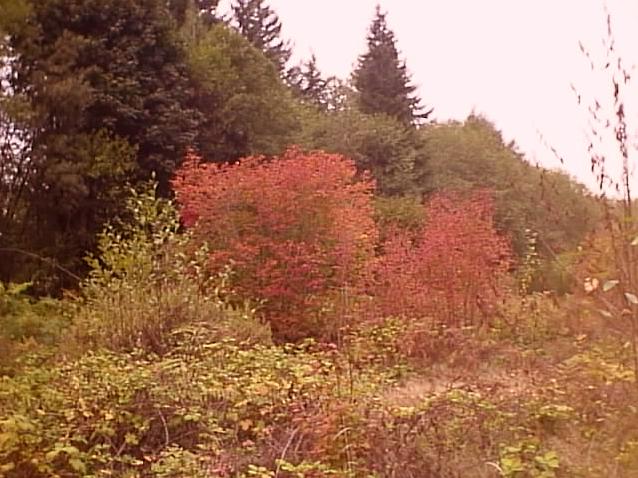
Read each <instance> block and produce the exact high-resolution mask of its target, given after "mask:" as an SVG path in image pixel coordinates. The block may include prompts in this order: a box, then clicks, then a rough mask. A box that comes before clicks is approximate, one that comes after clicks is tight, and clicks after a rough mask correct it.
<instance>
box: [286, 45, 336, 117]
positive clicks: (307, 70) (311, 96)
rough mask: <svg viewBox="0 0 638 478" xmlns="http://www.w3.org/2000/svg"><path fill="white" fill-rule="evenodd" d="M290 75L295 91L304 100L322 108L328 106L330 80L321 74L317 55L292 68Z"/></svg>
mask: <svg viewBox="0 0 638 478" xmlns="http://www.w3.org/2000/svg"><path fill="white" fill-rule="evenodd" d="M288 76H289V80H290V83H291V85H292V87H293V89H294V91H295V92H296V93H297V95H298V96H299V97H300V98H301V99H302V100H303V101H305V102H308V103H310V104H313V105H315V106H319V107H320V108H322V109H324V108H326V101H327V98H326V95H327V91H326V90H327V87H328V81H329V80H325V79H324V78H323V77H322V76H321V71H320V70H319V67H318V66H317V58H316V57H315V55H312V56H311V57H310V59H309V60H307V61H305V62H303V63H301V64H300V65H299V66H297V67H295V68H292V69H291V71H290V73H289V75H288Z"/></svg>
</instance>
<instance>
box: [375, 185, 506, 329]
mask: <svg viewBox="0 0 638 478" xmlns="http://www.w3.org/2000/svg"><path fill="white" fill-rule="evenodd" d="M493 209H494V208H493V202H492V199H491V196H490V194H489V193H488V192H486V191H479V192H475V193H473V194H472V195H470V196H469V197H468V196H462V195H460V194H455V193H450V194H437V195H434V196H433V197H432V198H431V199H430V200H429V202H428V204H427V209H426V216H427V222H426V224H425V226H424V227H423V228H422V229H421V230H420V231H419V232H418V233H417V234H413V233H410V232H406V231H402V230H400V229H395V231H394V232H393V233H392V234H389V235H388V239H387V240H386V242H385V243H384V247H383V248H384V254H383V256H382V257H381V258H380V260H379V261H378V264H377V267H376V274H375V277H376V282H375V285H374V296H375V301H374V304H375V307H376V309H377V311H376V312H377V313H380V314H381V315H383V316H389V315H402V316H410V317H432V318H433V319H435V321H436V322H437V323H438V324H445V325H447V326H461V325H466V324H473V323H475V322H476V320H477V318H480V317H482V316H483V315H485V314H487V313H488V312H489V311H490V310H491V308H492V307H494V306H495V302H496V300H497V298H498V297H499V290H500V289H501V286H502V284H503V280H504V279H505V277H506V275H507V271H508V269H509V266H510V263H511V250H510V246H509V243H508V241H507V240H506V239H505V238H503V237H502V236H500V235H499V234H498V232H497V231H496V229H495V228H494V223H493Z"/></svg>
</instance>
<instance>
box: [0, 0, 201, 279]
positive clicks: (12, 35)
mask: <svg viewBox="0 0 638 478" xmlns="http://www.w3.org/2000/svg"><path fill="white" fill-rule="evenodd" d="M14 3H15V2H14ZM18 3H19V2H18ZM22 3H23V4H24V5H25V7H24V8H23V10H24V12H25V13H24V15H26V16H25V18H24V21H21V22H12V23H10V24H7V25H4V24H3V23H4V22H0V28H1V29H2V30H4V31H5V32H6V36H5V37H4V38H5V39H4V42H5V43H6V46H5V47H6V48H8V49H9V51H10V52H11V55H12V65H11V71H12V74H11V75H10V76H9V77H8V78H7V80H6V88H5V89H6V90H7V91H9V92H11V95H10V97H8V98H3V107H4V105H6V104H8V103H7V102H8V101H9V100H11V103H12V104H13V105H18V106H20V109H17V108H16V107H13V108H12V109H11V110H9V109H5V110H4V111H3V113H5V114H6V115H11V117H10V118H8V119H7V120H6V121H7V122H10V123H7V124H13V125H19V126H20V128H21V130H20V131H19V133H20V134H21V135H22V137H25V138H26V140H24V141H22V142H21V147H22V148H23V149H24V152H23V154H24V155H26V158H28V166H29V175H28V176H25V180H24V181H23V182H21V183H20V188H19V189H17V191H19V193H20V194H19V197H18V196H16V195H15V194H14V196H16V197H15V200H14V201H13V203H12V204H18V202H19V204H21V207H20V208H17V206H12V211H17V213H12V218H13V221H14V222H15V223H16V224H19V227H16V228H14V229H15V230H16V231H20V236H16V237H15V238H14V240H15V243H17V244H20V245H21V248H24V249H29V250H32V251H35V252H38V253H39V254H40V255H44V256H47V257H51V258H54V259H55V260H57V261H58V262H60V263H61V264H63V265H64V266H65V267H67V268H76V267H78V266H79V265H80V264H81V257H82V255H83V254H84V253H85V251H86V250H87V249H90V248H91V247H92V245H93V244H94V234H95V232H96V231H98V230H99V229H100V228H101V227H102V224H103V223H104V221H106V220H108V219H109V218H110V217H112V216H113V215H116V214H118V213H119V211H120V207H121V194H122V192H123V189H124V188H123V187H124V185H125V183H126V182H127V181H129V182H133V183H134V182H135V181H137V180H138V179H144V178H148V177H149V176H150V175H151V173H153V172H154V173H156V174H157V179H158V180H159V181H160V184H161V187H162V191H163V192H164V193H166V192H167V189H168V179H169V178H170V176H171V175H172V171H173V169H174V167H175V165H176V164H177V162H179V161H180V159H181V157H182V155H183V152H184V151H185V150H186V148H187V147H188V146H190V145H191V144H192V142H193V139H194V138H195V135H196V130H197V125H198V122H199V113H198V112H197V111H196V110H195V109H194V108H192V106H191V105H192V103H193V98H194V93H193V91H192V86H191V81H190V79H189V78H188V71H187V65H186V63H185V58H184V52H183V50H182V47H181V44H180V43H178V41H177V35H176V32H175V30H174V22H173V20H172V19H171V17H170V11H169V9H168V8H167V7H169V6H170V5H167V3H166V1H165V0H24V1H23V2H22ZM14 10H15V9H14ZM3 20H4V19H3ZM3 96H5V97H6V96H7V95H4V94H3ZM5 100H6V101H5ZM17 100H20V102H21V104H18V103H17ZM25 111H26V112H28V114H27V113H25ZM14 162H15V161H14ZM17 164H18V163H17ZM22 169H24V168H22ZM14 190H16V189H15V188H14ZM20 212H22V215H21V218H20V215H19V214H18V213H20ZM5 236H6V234H5ZM9 259H11V258H9ZM3 262H4V264H6V263H7V262H9V261H7V260H6V258H5V257H0V263H3ZM0 269H2V267H0ZM76 270H77V269H76ZM0 272H1V270H0Z"/></svg>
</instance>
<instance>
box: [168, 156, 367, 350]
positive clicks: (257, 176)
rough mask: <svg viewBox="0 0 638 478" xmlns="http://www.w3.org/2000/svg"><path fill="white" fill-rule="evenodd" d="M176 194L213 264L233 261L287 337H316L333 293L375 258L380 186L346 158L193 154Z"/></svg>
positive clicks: (248, 291) (237, 283)
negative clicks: (226, 159) (206, 157)
mask: <svg viewBox="0 0 638 478" xmlns="http://www.w3.org/2000/svg"><path fill="white" fill-rule="evenodd" d="M173 188H174V190H175V194H176V199H177V202H178V204H179V205H180V207H181V215H182V220H183V222H184V224H185V226H186V227H188V228H191V229H193V232H194V234H195V237H197V238H199V239H200V240H201V241H206V242H207V243H208V244H209V246H210V249H211V251H212V252H211V254H210V266H211V268H212V269H213V270H220V269H222V268H223V267H225V266H226V265H227V264H228V263H232V264H233V269H234V272H235V274H234V288H235V290H236V291H237V293H239V294H241V296H244V297H248V298H252V299H258V300H262V301H264V303H265V305H264V312H265V314H266V317H267V318H268V320H269V321H270V323H271V326H272V328H273V332H274V333H275V335H276V336H278V337H279V338H282V339H287V340H289V339H297V338H300V337H304V336H308V335H317V333H318V332H319V330H317V329H318V328H321V327H320V325H318V321H321V320H322V319H321V318H320V317H319V316H320V315H321V314H320V310H321V309H322V307H323V306H324V305H326V304H327V303H328V301H327V299H328V297H329V296H330V295H331V294H334V293H336V292H337V291H339V290H340V289H342V288H344V287H354V288H356V287H358V286H359V285H360V284H361V283H362V280H363V278H364V277H365V276H366V273H367V270H368V266H369V263H370V260H371V259H372V258H373V257H374V247H375V245H376V242H377V235H378V233H377V228H376V225H375V223H374V220H373V204H372V197H373V192H374V183H373V181H372V180H370V179H369V178H368V177H365V176H364V177H360V176H359V175H357V171H356V167H355V164H354V162H353V161H351V160H348V159H346V158H344V157H343V156H340V155H336V154H327V153H323V152H312V153H304V152H302V151H301V150H299V149H297V148H291V149H289V150H288V151H287V152H285V153H284V154H283V155H281V156H280V157H275V158H272V159H266V158H264V157H249V158H245V159H242V160H241V161H239V162H237V163H235V164H223V165H219V164H212V163H204V162H202V160H201V158H199V157H198V156H197V155H195V154H194V153H192V152H191V153H189V154H188V156H187V158H186V160H185V161H184V162H183V164H182V166H181V168H180V169H179V170H178V172H177V174H176V176H175V178H174V179H173Z"/></svg>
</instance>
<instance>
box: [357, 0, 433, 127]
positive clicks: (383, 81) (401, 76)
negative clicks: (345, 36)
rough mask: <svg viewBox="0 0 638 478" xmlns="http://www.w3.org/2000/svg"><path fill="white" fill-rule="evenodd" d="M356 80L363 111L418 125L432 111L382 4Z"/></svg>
mask: <svg viewBox="0 0 638 478" xmlns="http://www.w3.org/2000/svg"><path fill="white" fill-rule="evenodd" d="M353 84H354V87H355V89H356V90H357V92H358V103H359V108H360V109H361V111H362V112H363V113H366V114H375V113H383V114H386V115H388V116H391V117H393V118H396V119H397V120H399V121H400V122H401V123H403V124H406V125H415V124H418V123H419V122H420V121H422V120H424V119H426V118H427V117H428V116H429V115H430V113H431V112H432V110H429V111H424V110H423V107H422V105H421V99H420V98H419V97H418V96H417V95H416V94H415V90H416V86H414V85H413V84H411V82H410V76H409V74H408V72H407V68H406V65H405V62H404V61H401V60H400V59H399V52H398V50H397V45H396V39H395V37H394V33H393V32H392V30H390V28H389V27H388V25H387V22H386V14H385V13H382V12H381V8H380V7H379V6H378V5H377V9H376V15H375V18H374V20H373V21H372V25H371V26H370V31H369V34H368V51H367V52H366V53H365V54H363V55H361V56H360V57H359V62H358V65H357V68H356V70H355V72H354V74H353Z"/></svg>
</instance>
